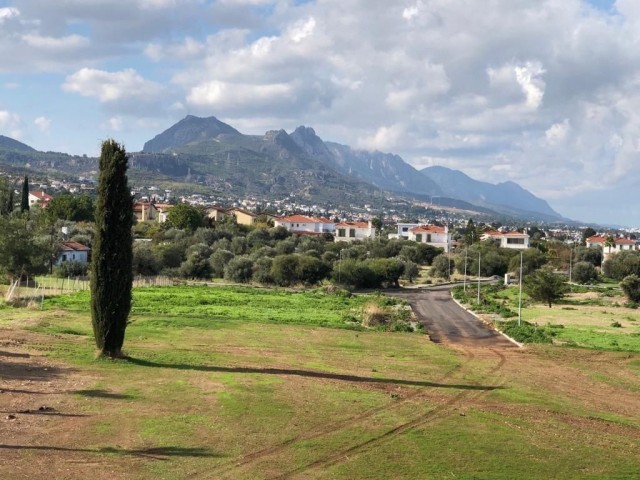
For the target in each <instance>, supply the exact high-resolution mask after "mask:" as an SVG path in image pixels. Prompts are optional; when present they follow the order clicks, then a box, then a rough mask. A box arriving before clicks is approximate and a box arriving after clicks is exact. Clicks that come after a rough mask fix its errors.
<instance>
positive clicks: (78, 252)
mask: <svg viewBox="0 0 640 480" xmlns="http://www.w3.org/2000/svg"><path fill="white" fill-rule="evenodd" d="M90 252H91V249H90V248H89V247H85V246H84V245H81V244H79V243H77V242H64V243H63V244H62V249H61V250H60V253H59V254H58V258H56V260H55V261H54V262H53V263H54V265H62V264H63V263H67V262H77V263H80V264H83V265H84V264H86V263H88V262H89V253H90Z"/></svg>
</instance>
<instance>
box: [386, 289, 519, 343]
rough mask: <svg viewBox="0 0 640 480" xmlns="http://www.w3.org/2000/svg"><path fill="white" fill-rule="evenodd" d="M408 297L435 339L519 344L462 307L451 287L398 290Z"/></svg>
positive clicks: (400, 295)
mask: <svg viewBox="0 0 640 480" xmlns="http://www.w3.org/2000/svg"><path fill="white" fill-rule="evenodd" d="M391 295H393V296H397V297H402V298H405V299H406V300H407V301H408V302H409V303H410V305H411V308H412V309H413V312H414V313H415V315H416V317H417V318H418V320H419V321H420V322H422V324H423V325H424V327H425V330H426V331H427V333H428V334H429V337H430V338H431V340H432V341H434V342H437V343H449V344H460V345H470V346H477V347H492V348H493V347H503V348H505V347H506V348H512V347H515V346H516V345H515V344H514V343H512V342H510V341H509V340H507V339H506V338H505V337H504V336H502V335H501V334H499V333H498V332H496V331H495V330H493V329H491V328H489V327H487V326H486V325H485V324H484V323H482V322H481V321H480V320H478V319H477V318H476V317H474V316H473V315H471V314H470V313H469V312H467V311H466V310H464V309H462V308H460V307H459V306H458V304H456V303H455V302H454V301H453V299H452V298H451V287H450V286H443V287H433V288H429V289H405V290H396V291H394V292H393V293H391Z"/></svg>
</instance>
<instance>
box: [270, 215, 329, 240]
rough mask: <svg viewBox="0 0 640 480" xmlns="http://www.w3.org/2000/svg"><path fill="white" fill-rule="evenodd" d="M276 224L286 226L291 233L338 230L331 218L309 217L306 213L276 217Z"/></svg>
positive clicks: (313, 233)
mask: <svg viewBox="0 0 640 480" xmlns="http://www.w3.org/2000/svg"><path fill="white" fill-rule="evenodd" d="M274 224H275V226H276V227H284V228H286V229H287V230H288V231H290V232H291V233H297V234H301V235H321V234H323V233H331V234H333V233H334V232H335V230H336V224H335V223H333V222H332V221H331V220H328V219H326V218H322V217H307V216H305V215H290V216H288V217H280V218H276V220H275V222H274Z"/></svg>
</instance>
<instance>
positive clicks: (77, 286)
mask: <svg viewBox="0 0 640 480" xmlns="http://www.w3.org/2000/svg"><path fill="white" fill-rule="evenodd" d="M174 284H175V280H174V279H173V278H171V277H165V276H153V277H143V276H138V277H135V278H134V279H133V287H134V288H141V287H161V286H162V287H164V286H170V285H174ZM90 288H91V284H90V282H89V279H88V277H67V278H57V277H33V278H27V279H26V280H22V281H21V280H14V281H12V282H11V284H10V285H9V287H8V289H7V291H6V294H5V301H6V302H7V303H11V304H13V305H30V304H35V303H39V304H40V307H42V302H43V301H44V297H50V296H54V295H63V294H66V293H74V292H80V291H84V290H89V289H90Z"/></svg>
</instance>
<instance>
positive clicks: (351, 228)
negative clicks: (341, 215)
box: [334, 221, 376, 242]
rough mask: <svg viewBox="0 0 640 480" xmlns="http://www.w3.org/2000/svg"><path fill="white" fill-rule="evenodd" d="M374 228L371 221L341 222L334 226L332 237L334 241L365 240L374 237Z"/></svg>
mask: <svg viewBox="0 0 640 480" xmlns="http://www.w3.org/2000/svg"><path fill="white" fill-rule="evenodd" d="M375 235H376V229H375V228H374V227H373V225H371V222H370V221H369V222H342V223H338V224H337V225H336V228H335V233H334V237H335V240H336V242H353V241H354V240H365V239H367V238H374V237H375Z"/></svg>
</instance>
